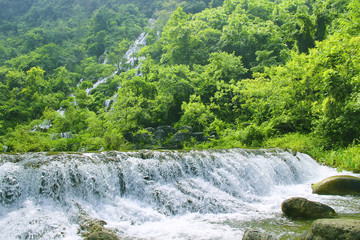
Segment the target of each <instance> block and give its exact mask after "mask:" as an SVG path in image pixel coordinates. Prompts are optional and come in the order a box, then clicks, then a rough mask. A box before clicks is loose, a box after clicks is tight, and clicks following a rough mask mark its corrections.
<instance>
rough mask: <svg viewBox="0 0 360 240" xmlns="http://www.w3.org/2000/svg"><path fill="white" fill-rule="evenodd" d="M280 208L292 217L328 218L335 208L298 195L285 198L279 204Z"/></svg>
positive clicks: (333, 214)
mask: <svg viewBox="0 0 360 240" xmlns="http://www.w3.org/2000/svg"><path fill="white" fill-rule="evenodd" d="M281 210H282V211H283V213H284V214H285V215H286V216H288V217H294V218H314V219H315V218H328V217H332V216H335V215H336V213H335V210H334V209H332V208H331V207H329V206H327V205H325V204H322V203H319V202H313V201H309V200H307V199H306V198H299V197H294V198H290V199H287V200H285V201H284V202H283V203H282V204H281Z"/></svg>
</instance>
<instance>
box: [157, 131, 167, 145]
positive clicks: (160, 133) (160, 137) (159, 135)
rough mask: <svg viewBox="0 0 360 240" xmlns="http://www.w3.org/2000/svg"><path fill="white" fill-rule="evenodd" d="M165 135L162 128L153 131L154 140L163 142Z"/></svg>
mask: <svg viewBox="0 0 360 240" xmlns="http://www.w3.org/2000/svg"><path fill="white" fill-rule="evenodd" d="M166 137H167V134H166V133H165V132H164V130H161V129H159V130H156V131H155V132H154V140H155V142H163V141H165V139H166Z"/></svg>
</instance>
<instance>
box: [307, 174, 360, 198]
mask: <svg viewBox="0 0 360 240" xmlns="http://www.w3.org/2000/svg"><path fill="white" fill-rule="evenodd" d="M311 188H312V189H313V193H316V194H320V195H360V178H357V177H354V176H345V175H339V176H333V177H329V178H326V179H324V180H322V181H321V182H319V183H316V184H312V186H311Z"/></svg>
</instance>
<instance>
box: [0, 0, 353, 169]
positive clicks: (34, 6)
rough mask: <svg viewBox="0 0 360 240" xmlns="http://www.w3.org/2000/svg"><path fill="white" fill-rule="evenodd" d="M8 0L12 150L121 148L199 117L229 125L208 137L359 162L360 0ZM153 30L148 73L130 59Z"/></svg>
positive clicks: (1, 45)
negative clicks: (148, 130)
mask: <svg viewBox="0 0 360 240" xmlns="http://www.w3.org/2000/svg"><path fill="white" fill-rule="evenodd" d="M181 2H182V3H181ZM0 7H1V9H6V11H4V14H2V15H1V16H0V30H1V32H2V35H1V36H0V62H1V67H0V126H1V130H0V140H1V144H2V145H3V146H6V147H8V149H9V151H77V150H82V151H84V150H85V151H96V150H99V149H102V148H103V149H105V150H112V149H116V150H119V149H125V148H131V147H134V146H133V145H132V144H131V143H129V142H126V141H125V138H124V137H123V136H127V134H130V135H133V134H136V133H139V134H140V133H141V134H144V133H143V132H141V131H142V129H145V128H147V127H153V128H156V127H159V126H163V125H170V126H173V127H179V126H182V125H190V126H192V128H193V129H194V130H195V131H203V132H205V133H206V134H209V135H212V134H214V133H217V134H218V136H219V139H215V138H214V139H212V140H211V141H210V142H208V143H205V144H203V145H201V147H261V146H262V147H263V146H270V147H282V148H292V149H294V150H296V151H306V152H308V153H310V154H312V155H313V156H315V157H318V159H325V158H326V159H329V160H326V162H327V163H329V164H333V165H336V166H338V167H340V168H344V169H345V168H350V169H354V168H358V167H359V164H358V161H357V160H356V157H355V156H356V154H357V151H358V145H356V144H355V145H354V142H357V140H358V139H360V127H359V126H360V122H359V121H360V120H359V119H360V118H359V114H360V92H359V86H360V85H359V75H360V74H359V73H360V72H359V71H360V59H359V56H360V52H359V49H360V45H359V44H360V40H359V21H360V14H359V11H358V9H359V1H357V0H325V1H320V0H311V1H302V0H294V1H285V0H282V1H270V0H246V1H245V0H225V1H222V0H212V1H210V0H202V1H195V0H187V1H180V0H179V1H178V0H171V1H165V0H156V1H145V0H134V1H129V0H121V1H114V0H105V1H100V0H91V1H84V0H79V1H72V2H71V3H70V2H68V1H64V0H60V1H58V2H54V1H45V0H31V1H26V3H22V2H21V1H17V0H14V1H11V2H10V1H8V2H6V1H0ZM151 16H152V17H154V18H156V20H155V22H154V23H153V26H154V28H150V27H149V26H148V18H149V17H151ZM144 30H145V31H146V32H147V33H148V35H147V46H146V47H144V48H143V49H142V50H140V52H139V53H138V54H134V55H136V56H134V57H135V58H137V59H138V60H137V62H142V65H141V68H140V69H141V71H140V70H139V69H130V70H129V68H131V67H134V66H128V65H130V64H129V63H126V59H124V57H123V56H124V54H125V53H126V52H127V50H128V48H129V47H130V46H131V45H132V44H133V43H134V40H135V39H136V38H137V37H138V36H139V34H140V33H141V32H143V31H144ZM142 57H146V58H145V59H144V60H143V58H142ZM100 79H103V80H104V83H103V84H100V85H98V86H97V85H95V83H96V82H97V81H98V80H100ZM94 86H97V87H96V88H94V89H92V90H91V91H88V92H87V91H86V90H89V89H90V88H93V87H94ZM105 101H107V103H111V105H110V106H109V107H107V108H105V107H104V105H105V104H104V103H105ZM109 101H110V102H109ZM43 122H48V123H50V125H51V126H50V127H49V128H48V129H47V128H40V127H38V126H39V125H41V124H42V123H43ZM139 130H140V132H138V131H139ZM129 132H130V133H129ZM215 135H216V134H215ZM216 136H217V135H216ZM186 144H187V145H186V147H190V146H191V145H193V144H196V141H193V142H192V141H189V142H188V143H186ZM333 149H339V150H337V151H335V150H334V151H333ZM349 159H350V160H349ZM322 161H323V160H322ZM324 161H325V160H324Z"/></svg>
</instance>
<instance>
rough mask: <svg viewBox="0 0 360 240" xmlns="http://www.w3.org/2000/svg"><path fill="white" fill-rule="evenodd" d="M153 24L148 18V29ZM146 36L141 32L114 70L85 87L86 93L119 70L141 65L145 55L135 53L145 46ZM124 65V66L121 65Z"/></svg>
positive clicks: (137, 67)
mask: <svg viewBox="0 0 360 240" xmlns="http://www.w3.org/2000/svg"><path fill="white" fill-rule="evenodd" d="M153 25H154V19H149V26H150V29H151V28H153ZM147 36H148V33H146V32H142V33H141V34H140V35H139V36H138V37H137V39H136V40H135V42H134V43H133V44H132V45H131V46H130V48H129V49H128V50H127V51H126V53H125V54H124V56H123V57H122V60H121V61H120V62H119V63H117V64H116V68H117V69H116V70H115V72H114V73H113V74H112V75H111V76H108V77H104V78H100V79H99V80H98V81H96V82H95V83H94V84H93V86H92V87H91V88H88V89H86V93H87V94H89V93H90V92H91V90H93V89H95V88H96V87H97V86H99V85H100V84H103V83H105V82H106V81H107V79H108V78H109V77H114V76H115V75H116V74H118V73H119V71H120V70H128V69H137V70H139V69H140V67H141V60H144V59H145V57H140V58H138V57H137V56H136V54H137V53H138V52H139V50H140V49H141V48H142V47H144V46H146V38H147ZM106 62H107V58H105V60H104V63H106ZM123 66H125V67H123Z"/></svg>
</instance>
